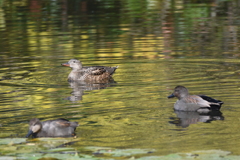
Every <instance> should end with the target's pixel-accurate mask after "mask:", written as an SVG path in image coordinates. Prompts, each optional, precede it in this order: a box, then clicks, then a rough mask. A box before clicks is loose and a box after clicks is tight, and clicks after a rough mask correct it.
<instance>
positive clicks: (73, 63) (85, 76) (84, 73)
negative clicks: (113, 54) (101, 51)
mask: <svg viewBox="0 0 240 160" xmlns="http://www.w3.org/2000/svg"><path fill="white" fill-rule="evenodd" d="M62 66H68V67H71V68H72V71H71V72H70V74H69V75H68V81H70V82H71V81H78V80H80V81H102V80H103V81H104V80H108V79H111V78H112V75H113V73H114V72H115V70H116V69H117V68H118V66H116V67H106V66H89V67H83V66H82V63H81V62H80V61H79V60H77V59H70V60H69V61H68V62H67V63H63V64H62Z"/></svg>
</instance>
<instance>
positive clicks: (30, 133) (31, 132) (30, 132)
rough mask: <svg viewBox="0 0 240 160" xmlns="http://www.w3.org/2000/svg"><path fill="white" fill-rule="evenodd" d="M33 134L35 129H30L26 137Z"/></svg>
mask: <svg viewBox="0 0 240 160" xmlns="http://www.w3.org/2000/svg"><path fill="white" fill-rule="evenodd" d="M32 134H33V131H31V130H29V131H28V134H27V135H26V138H28V137H29V136H31V135H32Z"/></svg>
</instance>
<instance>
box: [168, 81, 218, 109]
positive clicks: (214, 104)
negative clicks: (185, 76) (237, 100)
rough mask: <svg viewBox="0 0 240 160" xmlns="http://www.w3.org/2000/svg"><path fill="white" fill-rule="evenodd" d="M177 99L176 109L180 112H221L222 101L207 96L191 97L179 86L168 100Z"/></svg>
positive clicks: (184, 88) (185, 89)
mask: <svg viewBox="0 0 240 160" xmlns="http://www.w3.org/2000/svg"><path fill="white" fill-rule="evenodd" d="M173 97H177V98H178V101H177V102H176V103H175V104H174V109H175V110H178V111H197V112H209V111H211V110H220V108H221V105H222V104H223V102H222V101H219V100H216V99H213V98H211V97H208V96H205V95H189V93H188V90H187V88H186V87H184V86H177V87H175V89H174V92H173V94H171V95H170V96H168V98H173Z"/></svg>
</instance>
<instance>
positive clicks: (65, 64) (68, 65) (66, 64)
mask: <svg viewBox="0 0 240 160" xmlns="http://www.w3.org/2000/svg"><path fill="white" fill-rule="evenodd" d="M62 66H67V67H70V64H69V63H68V62H67V63H62Z"/></svg>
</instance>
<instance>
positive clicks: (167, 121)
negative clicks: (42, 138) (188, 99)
mask: <svg viewBox="0 0 240 160" xmlns="http://www.w3.org/2000/svg"><path fill="white" fill-rule="evenodd" d="M101 2H102V1H96V2H95V3H100V4H101V5H100V4H98V5H93V4H92V3H93V2H89V1H86V2H84V1H63V2H62V3H57V2H55V1H52V2H49V3H47V2H46V1H37V0H32V1H29V3H28V4H26V3H24V2H23V3H17V2H15V3H10V2H4V3H3V4H2V3H0V4H1V6H2V9H1V10H0V20H1V23H0V35H1V37H2V38H1V40H0V41H1V42H0V46H1V47H0V48H1V49H0V58H1V59H0V64H1V65H0V85H1V88H0V112H1V121H0V125H1V131H0V138H1V139H4V138H22V137H24V136H25V135H26V134H27V130H28V121H29V120H30V119H31V118H33V117H37V118H40V119H42V120H48V119H55V118H67V119H69V120H71V121H77V122H79V123H80V126H79V127H78V128H77V130H76V132H77V136H78V138H77V139H76V141H77V142H76V143H74V144H72V145H70V147H73V148H74V149H76V150H81V149H82V148H83V147H89V146H96V147H110V148H121V149H122V148H124V149H132V148H140V149H154V153H152V154H151V155H157V156H159V155H167V154H172V153H179V152H193V151H197V150H213V149H217V150H223V151H230V152H231V153H233V154H235V155H239V154H240V151H239V144H238V143H237V140H238V139H239V136H240V134H239V132H238V128H239V127H238V123H239V118H238V117H239V115H238V113H239V111H240V109H239V102H240V100H239V96H240V93H239V88H240V84H239V73H240V72H239V64H240V63H239V62H240V60H239V54H238V51H239V48H238V37H239V34H238V32H237V31H238V20H237V18H236V17H237V15H238V12H237V11H235V10H234V9H236V8H237V6H238V4H239V2H238V1H227V2H225V3H226V4H227V6H228V8H225V7H224V6H225V5H223V2H218V3H216V4H204V3H198V4H194V3H191V2H188V3H186V4H183V3H181V1H178V3H177V4H174V6H175V7H176V8H170V4H169V3H170V2H168V1H152V3H150V2H149V4H148V5H147V4H145V5H146V6H148V8H144V7H143V6H145V5H144V4H142V6H141V5H139V4H135V3H134V1H129V2H127V1H122V2H118V1H114V3H113V2H112V1H111V2H109V1H104V2H105V3H103V2H102V3H101ZM120 4H121V5H120ZM193 8H195V10H194V12H195V13H196V14H191V13H192V12H193ZM171 11H172V12H171ZM227 13H229V14H228V15H227ZM230 13H232V14H230ZM140 15H141V16H140ZM209 15H211V16H209ZM71 58H77V59H80V60H81V61H82V63H83V65H84V66H92V65H106V66H117V65H118V66H119V68H118V69H117V70H116V73H115V74H114V76H113V77H114V80H115V82H114V83H110V84H78V83H74V84H73V83H68V82H67V76H68V74H69V72H70V70H71V69H70V68H67V67H63V66H61V63H65V62H67V61H68V60H69V59H71ZM177 85H184V86H186V87H187V88H188V89H189V91H190V93H192V94H206V95H208V96H211V97H213V98H216V99H219V100H222V101H224V104H223V106H222V109H221V113H218V114H217V115H210V116H209V115H201V116H199V115H194V114H191V115H182V114H181V113H175V112H174V111H173V105H174V103H175V101H176V99H167V96H168V95H169V94H171V93H172V91H173V89H174V87H175V86H177ZM179 117H180V118H182V117H185V119H183V118H182V119H180V118H179ZM191 117H193V118H191ZM206 121H207V123H205V122H206ZM35 143H37V142H35ZM37 144H38V143H37ZM37 144H36V145H37ZM46 144H47V143H46ZM46 144H44V145H46ZM14 153H15V151H13V152H12V154H13V155H14ZM142 156H146V154H145V155H142ZM138 157H141V156H138Z"/></svg>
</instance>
